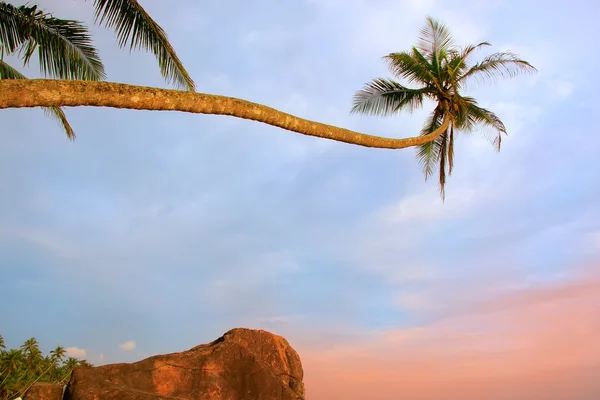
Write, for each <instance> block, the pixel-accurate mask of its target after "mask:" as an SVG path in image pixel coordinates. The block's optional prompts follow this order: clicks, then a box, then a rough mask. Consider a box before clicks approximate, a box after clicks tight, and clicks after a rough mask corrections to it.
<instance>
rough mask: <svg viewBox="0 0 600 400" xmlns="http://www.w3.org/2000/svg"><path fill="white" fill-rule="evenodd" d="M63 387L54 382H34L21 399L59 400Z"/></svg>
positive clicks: (61, 396)
mask: <svg viewBox="0 0 600 400" xmlns="http://www.w3.org/2000/svg"><path fill="white" fill-rule="evenodd" d="M62 398H63V387H62V385H57V384H54V383H40V382H38V383H34V384H33V385H31V387H30V388H29V390H27V393H25V396H23V400H61V399H62Z"/></svg>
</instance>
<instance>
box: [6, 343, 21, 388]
mask: <svg viewBox="0 0 600 400" xmlns="http://www.w3.org/2000/svg"><path fill="white" fill-rule="evenodd" d="M1 361H2V363H1V364H2V375H1V376H2V381H0V388H2V387H4V384H5V382H6V381H7V380H8V379H9V377H10V376H11V375H12V374H14V373H15V372H16V371H18V370H19V368H20V367H21V364H22V362H23V353H21V351H19V350H17V349H11V350H9V351H7V352H5V353H4V354H3V355H2V360H1Z"/></svg>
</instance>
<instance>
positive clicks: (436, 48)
mask: <svg viewBox="0 0 600 400" xmlns="http://www.w3.org/2000/svg"><path fill="white" fill-rule="evenodd" d="M453 42H454V40H453V39H452V34H451V33H450V30H449V29H448V28H447V27H446V26H445V25H444V24H442V23H440V22H439V21H437V20H436V19H434V18H432V17H427V19H426V22H425V26H424V27H423V28H422V29H421V36H420V37H419V41H418V42H417V48H418V49H419V50H420V51H421V53H423V55H425V57H427V58H428V59H429V61H430V62H432V63H433V60H434V57H437V58H443V57H440V52H448V51H449V50H450V49H452V48H453Z"/></svg>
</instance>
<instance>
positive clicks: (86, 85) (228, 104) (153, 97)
mask: <svg viewBox="0 0 600 400" xmlns="http://www.w3.org/2000/svg"><path fill="white" fill-rule="evenodd" d="M55 106H69V107H77V106H92V107H113V108H127V109H132V110H168V111H183V112H189V113H197V114H216V115H230V116H233V117H237V118H244V119H250V120H253V121H258V122H263V123H265V124H269V125H272V126H276V127H279V128H283V129H286V130H289V131H292V132H297V133H301V134H303V135H308V136H316V137H320V138H324V139H331V140H336V141H338V142H344V143H350V144H354V145H358V146H365V147H377V148H384V149H403V148H405V147H411V146H417V145H420V144H423V143H427V142H430V141H432V140H435V139H436V138H437V137H438V136H440V135H441V134H442V133H443V132H445V131H446V129H447V128H448V124H449V123H450V120H449V117H446V119H445V120H444V123H443V124H442V126H440V127H439V128H438V129H436V130H435V131H433V132H431V133H429V134H427V135H424V136H418V137H410V138H404V139H392V138H385V137H380V136H372V135H367V134H364V133H359V132H354V131H351V130H348V129H344V128H339V127H337V126H332V125H327V124H322V123H319V122H314V121H309V120H306V119H303V118H299V117H296V116H293V115H291V114H287V113H284V112H282V111H278V110H276V109H274V108H271V107H267V106H264V105H261V104H257V103H252V102H250V101H246V100H242V99H237V98H234V97H226V96H218V95H212V94H204V93H193V92H186V91H177V90H169V89H158V88H151V87H145V86H134V85H126V84H122V83H112V82H93V81H71V80H68V81H63V80H54V79H30V80H16V79H3V80H0V109H1V108H20V107H55Z"/></svg>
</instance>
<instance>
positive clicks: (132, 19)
mask: <svg viewBox="0 0 600 400" xmlns="http://www.w3.org/2000/svg"><path fill="white" fill-rule="evenodd" d="M94 7H95V8H96V13H95V19H96V22H98V23H99V24H104V25H105V26H107V27H109V28H114V29H115V31H116V34H117V38H118V40H119V46H121V47H125V46H127V44H128V43H129V48H130V49H132V50H133V49H144V50H147V51H150V52H152V53H154V55H155V56H156V59H157V60H158V65H159V67H160V71H161V73H162V75H163V77H164V78H165V79H166V80H167V82H168V83H174V84H175V85H176V86H177V87H180V88H187V89H188V90H191V91H194V88H195V84H194V81H193V80H192V78H191V77H190V75H189V74H188V72H187V71H186V70H185V68H184V67H183V64H182V63H181V61H180V60H179V58H178V57H177V54H176V53H175V50H174V49H173V47H172V46H171V44H170V43H169V40H168V39H167V34H166V33H165V31H164V30H163V29H162V28H161V27H160V26H159V25H158V24H157V23H156V22H155V21H154V20H153V19H152V18H151V17H150V15H149V14H148V13H147V12H146V11H145V10H144V9H143V8H142V6H141V5H140V4H139V3H138V2H137V0H94Z"/></svg>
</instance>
